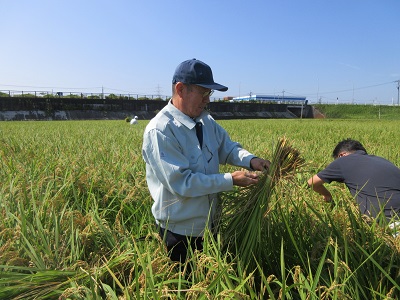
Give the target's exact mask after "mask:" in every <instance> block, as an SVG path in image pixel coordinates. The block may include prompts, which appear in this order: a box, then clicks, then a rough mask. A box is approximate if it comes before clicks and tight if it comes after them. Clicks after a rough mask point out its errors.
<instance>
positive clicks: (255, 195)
mask: <svg viewBox="0 0 400 300" xmlns="http://www.w3.org/2000/svg"><path fill="white" fill-rule="evenodd" d="M303 163H304V161H303V159H302V158H301V157H300V152H299V151H298V150H296V149H295V148H293V147H292V146H291V145H290V144H289V142H288V140H287V139H286V138H281V139H279V140H278V142H277V144H276V146H275V150H274V152H273V155H272V158H271V165H270V167H269V169H268V170H266V171H265V172H264V174H262V175H261V178H260V179H259V182H258V183H257V184H256V185H254V186H251V187H249V188H246V189H243V190H241V193H240V194H238V195H237V197H236V198H235V199H234V200H233V201H229V202H230V203H229V205H228V204H226V203H227V202H225V204H223V205H225V206H226V207H224V208H223V211H224V213H223V215H222V216H221V218H222V220H221V221H219V224H223V225H222V226H224V228H223V236H224V243H226V245H227V247H228V249H229V250H230V251H232V252H233V253H236V254H237V255H238V256H239V258H240V261H241V263H242V264H243V266H244V268H246V269H247V270H248V271H249V272H251V271H252V270H254V269H255V268H256V263H255V260H254V259H258V258H260V257H262V255H261V253H262V244H261V242H262V235H263V231H264V230H266V228H265V224H266V222H265V218H266V216H267V213H268V210H269V209H270V207H269V202H270V199H271V197H272V195H273V193H274V190H275V186H276V184H277V182H278V181H279V180H282V179H283V178H286V179H288V178H290V177H292V176H293V174H294V171H295V170H296V169H298V168H299V167H301V166H302V165H303Z"/></svg>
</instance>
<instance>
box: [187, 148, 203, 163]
mask: <svg viewBox="0 0 400 300" xmlns="http://www.w3.org/2000/svg"><path fill="white" fill-rule="evenodd" d="M201 155H202V153H201V150H200V149H199V147H197V146H191V147H188V148H187V159H188V160H189V165H190V166H191V167H192V166H196V165H199V163H200V161H201Z"/></svg>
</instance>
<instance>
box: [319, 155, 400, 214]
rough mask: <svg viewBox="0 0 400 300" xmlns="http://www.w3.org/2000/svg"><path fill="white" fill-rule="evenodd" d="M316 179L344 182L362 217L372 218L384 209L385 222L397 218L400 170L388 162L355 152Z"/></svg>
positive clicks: (399, 206) (399, 210) (377, 157)
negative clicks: (369, 216)
mask: <svg viewBox="0 0 400 300" xmlns="http://www.w3.org/2000/svg"><path fill="white" fill-rule="evenodd" d="M317 175H318V177H319V178H321V179H322V180H323V181H324V182H327V183H331V182H332V181H337V182H343V183H345V184H346V186H347V187H348V189H349V190H350V192H351V194H352V195H353V196H354V197H355V199H356V200H357V202H358V204H359V207H360V211H361V213H363V214H367V215H371V216H373V217H375V216H376V215H377V213H378V212H379V211H380V210H381V207H384V208H383V211H384V214H385V216H386V217H387V218H389V219H390V218H392V217H393V216H394V213H395V214H398V215H399V214H400V169H399V168H397V167H396V166H395V165H394V164H393V163H391V162H390V161H388V160H386V159H384V158H382V157H379V156H374V155H368V154H367V153H365V151H362V150H358V151H355V152H354V153H352V154H349V155H347V156H342V157H339V158H337V159H335V160H334V161H333V162H332V163H331V164H329V165H328V166H327V167H326V169H325V170H323V171H321V172H319V173H318V174H317Z"/></svg>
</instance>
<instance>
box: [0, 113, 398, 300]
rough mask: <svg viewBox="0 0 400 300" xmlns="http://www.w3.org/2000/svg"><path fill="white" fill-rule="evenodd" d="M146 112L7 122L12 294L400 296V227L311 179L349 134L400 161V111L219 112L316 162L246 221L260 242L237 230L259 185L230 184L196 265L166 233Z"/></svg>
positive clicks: (1, 203)
mask: <svg viewBox="0 0 400 300" xmlns="http://www.w3.org/2000/svg"><path fill="white" fill-rule="evenodd" d="M147 122H148V121H140V122H139V124H138V125H135V126H131V125H129V123H127V122H125V121H51V122H40V121H36V122H33V121H32V122H30V121H26V122H1V123H0V179H1V180H0V299H398V298H399V297H400V273H399V272H400V271H399V270H400V268H399V264H400V253H399V251H400V237H397V238H395V237H393V235H392V232H390V231H389V230H388V229H387V227H386V226H385V224H384V223H383V218H378V219H376V220H372V219H368V218H366V217H362V216H360V215H359V214H358V212H357V207H356V206H355V205H354V201H353V198H352V197H351V195H350V193H349V192H348V191H347V189H346V188H345V186H344V185H341V184H331V185H329V186H328V188H329V189H330V191H331V192H332V194H333V196H334V200H335V201H334V204H333V205H330V204H326V203H324V202H323V201H322V198H321V196H319V195H318V194H316V193H314V192H312V191H311V190H310V189H308V188H307V187H306V181H307V179H308V178H309V177H310V176H311V175H313V174H314V173H316V172H318V171H319V170H321V169H322V168H324V167H325V166H326V165H327V164H328V163H329V162H331V160H332V159H331V153H332V150H333V148H334V146H335V145H336V143H337V142H339V141H340V140H342V139H344V138H348V137H350V138H353V139H357V140H360V141H361V142H362V143H363V144H364V146H365V147H366V149H367V150H368V152H369V153H370V154H375V155H379V156H383V157H385V158H387V159H389V160H391V161H392V162H393V163H394V164H396V165H397V166H400V154H399V145H400V135H399V134H398V131H399V128H400V121H397V120H380V119H374V120H339V119H338V120H328V119H321V120H310V119H303V120H224V121H218V122H219V123H220V124H221V125H222V126H223V127H224V128H225V129H226V130H227V131H228V132H229V133H230V135H231V138H232V139H233V140H236V141H239V142H240V143H241V144H242V145H243V146H244V147H245V148H246V149H248V150H249V151H250V152H252V153H254V154H256V155H257V156H260V157H264V158H266V159H270V158H271V157H272V155H273V153H274V149H275V147H276V144H277V141H278V140H279V139H281V138H285V139H286V140H287V142H288V143H290V145H291V147H293V148H295V149H297V150H298V152H299V153H300V155H301V157H302V159H303V160H304V164H302V165H301V166H299V167H298V168H296V170H295V172H292V173H291V177H290V179H285V178H282V179H281V180H280V181H279V182H277V183H276V185H275V186H274V187H273V190H270V191H269V194H268V199H266V200H267V201H265V202H264V204H263V205H264V206H263V207H262V209H263V214H262V216H261V218H260V219H254V220H257V223H256V222H253V223H252V224H251V221H252V220H249V224H251V225H246V226H252V227H251V228H253V229H254V232H257V234H254V236H252V238H254V239H253V241H256V247H257V251H253V250H252V249H249V247H243V245H244V246H246V245H247V243H248V242H245V241H243V240H238V239H231V237H232V234H233V233H232V232H234V231H235V228H229V226H230V225H232V223H231V222H230V219H231V218H234V217H235V215H236V216H237V214H239V213H241V212H240V210H238V207H237V206H238V205H236V212H235V213H234V214H233V213H232V212H233V211H234V210H230V209H229V207H231V206H232V205H233V206H234V205H235V203H236V204H238V203H243V201H245V200H246V199H247V198H246V197H248V194H249V191H248V190H245V189H235V190H234V191H232V192H229V193H224V194H221V201H222V203H223V206H222V207H223V209H222V217H221V222H222V225H221V227H220V228H221V230H220V232H219V234H217V235H215V236H214V235H212V234H208V233H207V234H206V235H205V249H204V251H203V252H202V253H197V252H195V253H191V255H190V260H189V262H188V263H190V264H191V265H192V273H190V274H187V273H185V269H183V270H182V269H180V268H179V266H177V265H176V264H174V263H172V262H171V261H170V260H169V258H168V256H167V255H166V252H165V249H164V247H163V244H162V241H161V240H160V239H159V237H158V235H157V233H156V230H155V226H154V220H153V218H152V215H151V212H150V208H151V205H152V199H151V197H150V194H149V192H148V189H147V185H146V181H145V165H144V162H143V160H142V157H141V145H142V135H143V131H144V128H145V126H146V124H147ZM235 169H236V168H234V167H231V166H221V172H230V171H233V170H235ZM240 201H242V202H240ZM231 227H232V226H231ZM238 229H239V228H238ZM232 230H233V231H232ZM228 240H229V241H230V244H229V245H227V242H226V241H228ZM245 252H246V253H245ZM184 267H185V266H184Z"/></svg>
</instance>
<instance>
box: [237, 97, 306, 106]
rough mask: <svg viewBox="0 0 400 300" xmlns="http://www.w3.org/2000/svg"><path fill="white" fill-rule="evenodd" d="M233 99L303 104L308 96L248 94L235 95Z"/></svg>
mask: <svg viewBox="0 0 400 300" xmlns="http://www.w3.org/2000/svg"><path fill="white" fill-rule="evenodd" d="M231 101H257V102H261V101H265V102H275V103H285V104H302V103H304V102H306V97H302V96H295V97H293V96H278V95H248V96H243V97H234V98H233V99H232V100H231Z"/></svg>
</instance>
